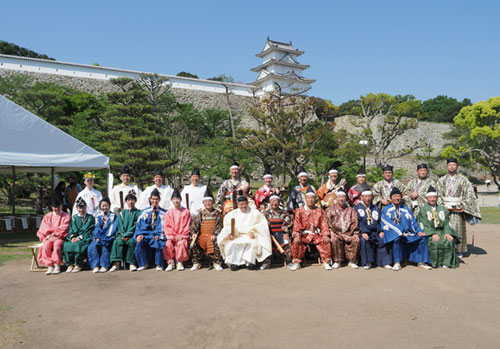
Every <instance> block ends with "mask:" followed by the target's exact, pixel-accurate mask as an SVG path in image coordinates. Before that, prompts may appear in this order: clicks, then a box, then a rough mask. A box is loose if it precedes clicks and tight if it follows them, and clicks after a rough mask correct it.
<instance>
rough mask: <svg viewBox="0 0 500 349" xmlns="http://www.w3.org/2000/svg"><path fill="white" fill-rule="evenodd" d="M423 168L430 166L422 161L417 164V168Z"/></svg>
mask: <svg viewBox="0 0 500 349" xmlns="http://www.w3.org/2000/svg"><path fill="white" fill-rule="evenodd" d="M421 168H428V167H427V164H424V163H421V164H418V165H417V170H420V169H421Z"/></svg>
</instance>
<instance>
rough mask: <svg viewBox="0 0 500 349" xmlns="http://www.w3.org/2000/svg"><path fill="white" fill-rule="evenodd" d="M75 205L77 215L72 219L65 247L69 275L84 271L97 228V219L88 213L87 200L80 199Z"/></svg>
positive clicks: (65, 259)
mask: <svg viewBox="0 0 500 349" xmlns="http://www.w3.org/2000/svg"><path fill="white" fill-rule="evenodd" d="M75 205H76V208H77V213H76V214H75V215H73V217H71V222H70V224H69V233H68V235H67V236H66V241H65V242H64V245H63V256H64V261H65V262H66V265H67V267H68V268H67V269H66V272H67V273H78V272H79V271H81V270H82V266H83V261H84V260H85V258H86V257H87V247H88V245H89V243H90V241H91V240H92V233H93V232H94V228H95V218H94V216H92V215H90V214H88V213H87V203H86V202H85V200H83V199H82V198H78V199H77V200H76V203H75Z"/></svg>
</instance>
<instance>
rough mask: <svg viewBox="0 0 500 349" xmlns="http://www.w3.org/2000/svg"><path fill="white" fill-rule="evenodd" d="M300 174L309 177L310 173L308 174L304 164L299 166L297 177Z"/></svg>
mask: <svg viewBox="0 0 500 349" xmlns="http://www.w3.org/2000/svg"><path fill="white" fill-rule="evenodd" d="M300 176H307V177H309V175H308V174H307V171H306V169H305V168H304V166H302V165H300V167H299V173H298V174H297V177H300Z"/></svg>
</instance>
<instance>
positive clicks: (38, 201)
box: [35, 173, 43, 215]
mask: <svg viewBox="0 0 500 349" xmlns="http://www.w3.org/2000/svg"><path fill="white" fill-rule="evenodd" d="M36 179H37V196H36V203H35V210H36V214H39V215H41V214H43V184H42V175H41V174H40V173H37V174H36Z"/></svg>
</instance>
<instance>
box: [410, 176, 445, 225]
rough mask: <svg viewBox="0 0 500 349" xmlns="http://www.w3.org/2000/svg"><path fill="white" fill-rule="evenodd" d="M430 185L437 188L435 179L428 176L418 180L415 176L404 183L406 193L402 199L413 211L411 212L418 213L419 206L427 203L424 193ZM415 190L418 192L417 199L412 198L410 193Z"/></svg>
mask: <svg viewBox="0 0 500 349" xmlns="http://www.w3.org/2000/svg"><path fill="white" fill-rule="evenodd" d="M431 185H432V186H433V187H434V188H436V190H437V183H436V181H435V180H434V179H432V178H429V177H427V178H424V179H422V180H420V179H419V178H418V177H417V178H414V179H412V180H411V181H409V182H408V184H406V189H405V191H406V195H405V196H404V198H403V199H404V201H405V203H406V204H407V206H408V207H409V208H410V209H411V210H412V211H413V214H414V215H415V216H417V215H418V211H419V210H420V208H421V207H422V206H424V205H425V204H426V203H427V199H426V196H425V195H426V194H427V190H428V189H429V187H430V186H431ZM415 191H416V192H417V193H418V197H417V199H415V200H412V198H411V197H410V195H411V193H413V192H415Z"/></svg>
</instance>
